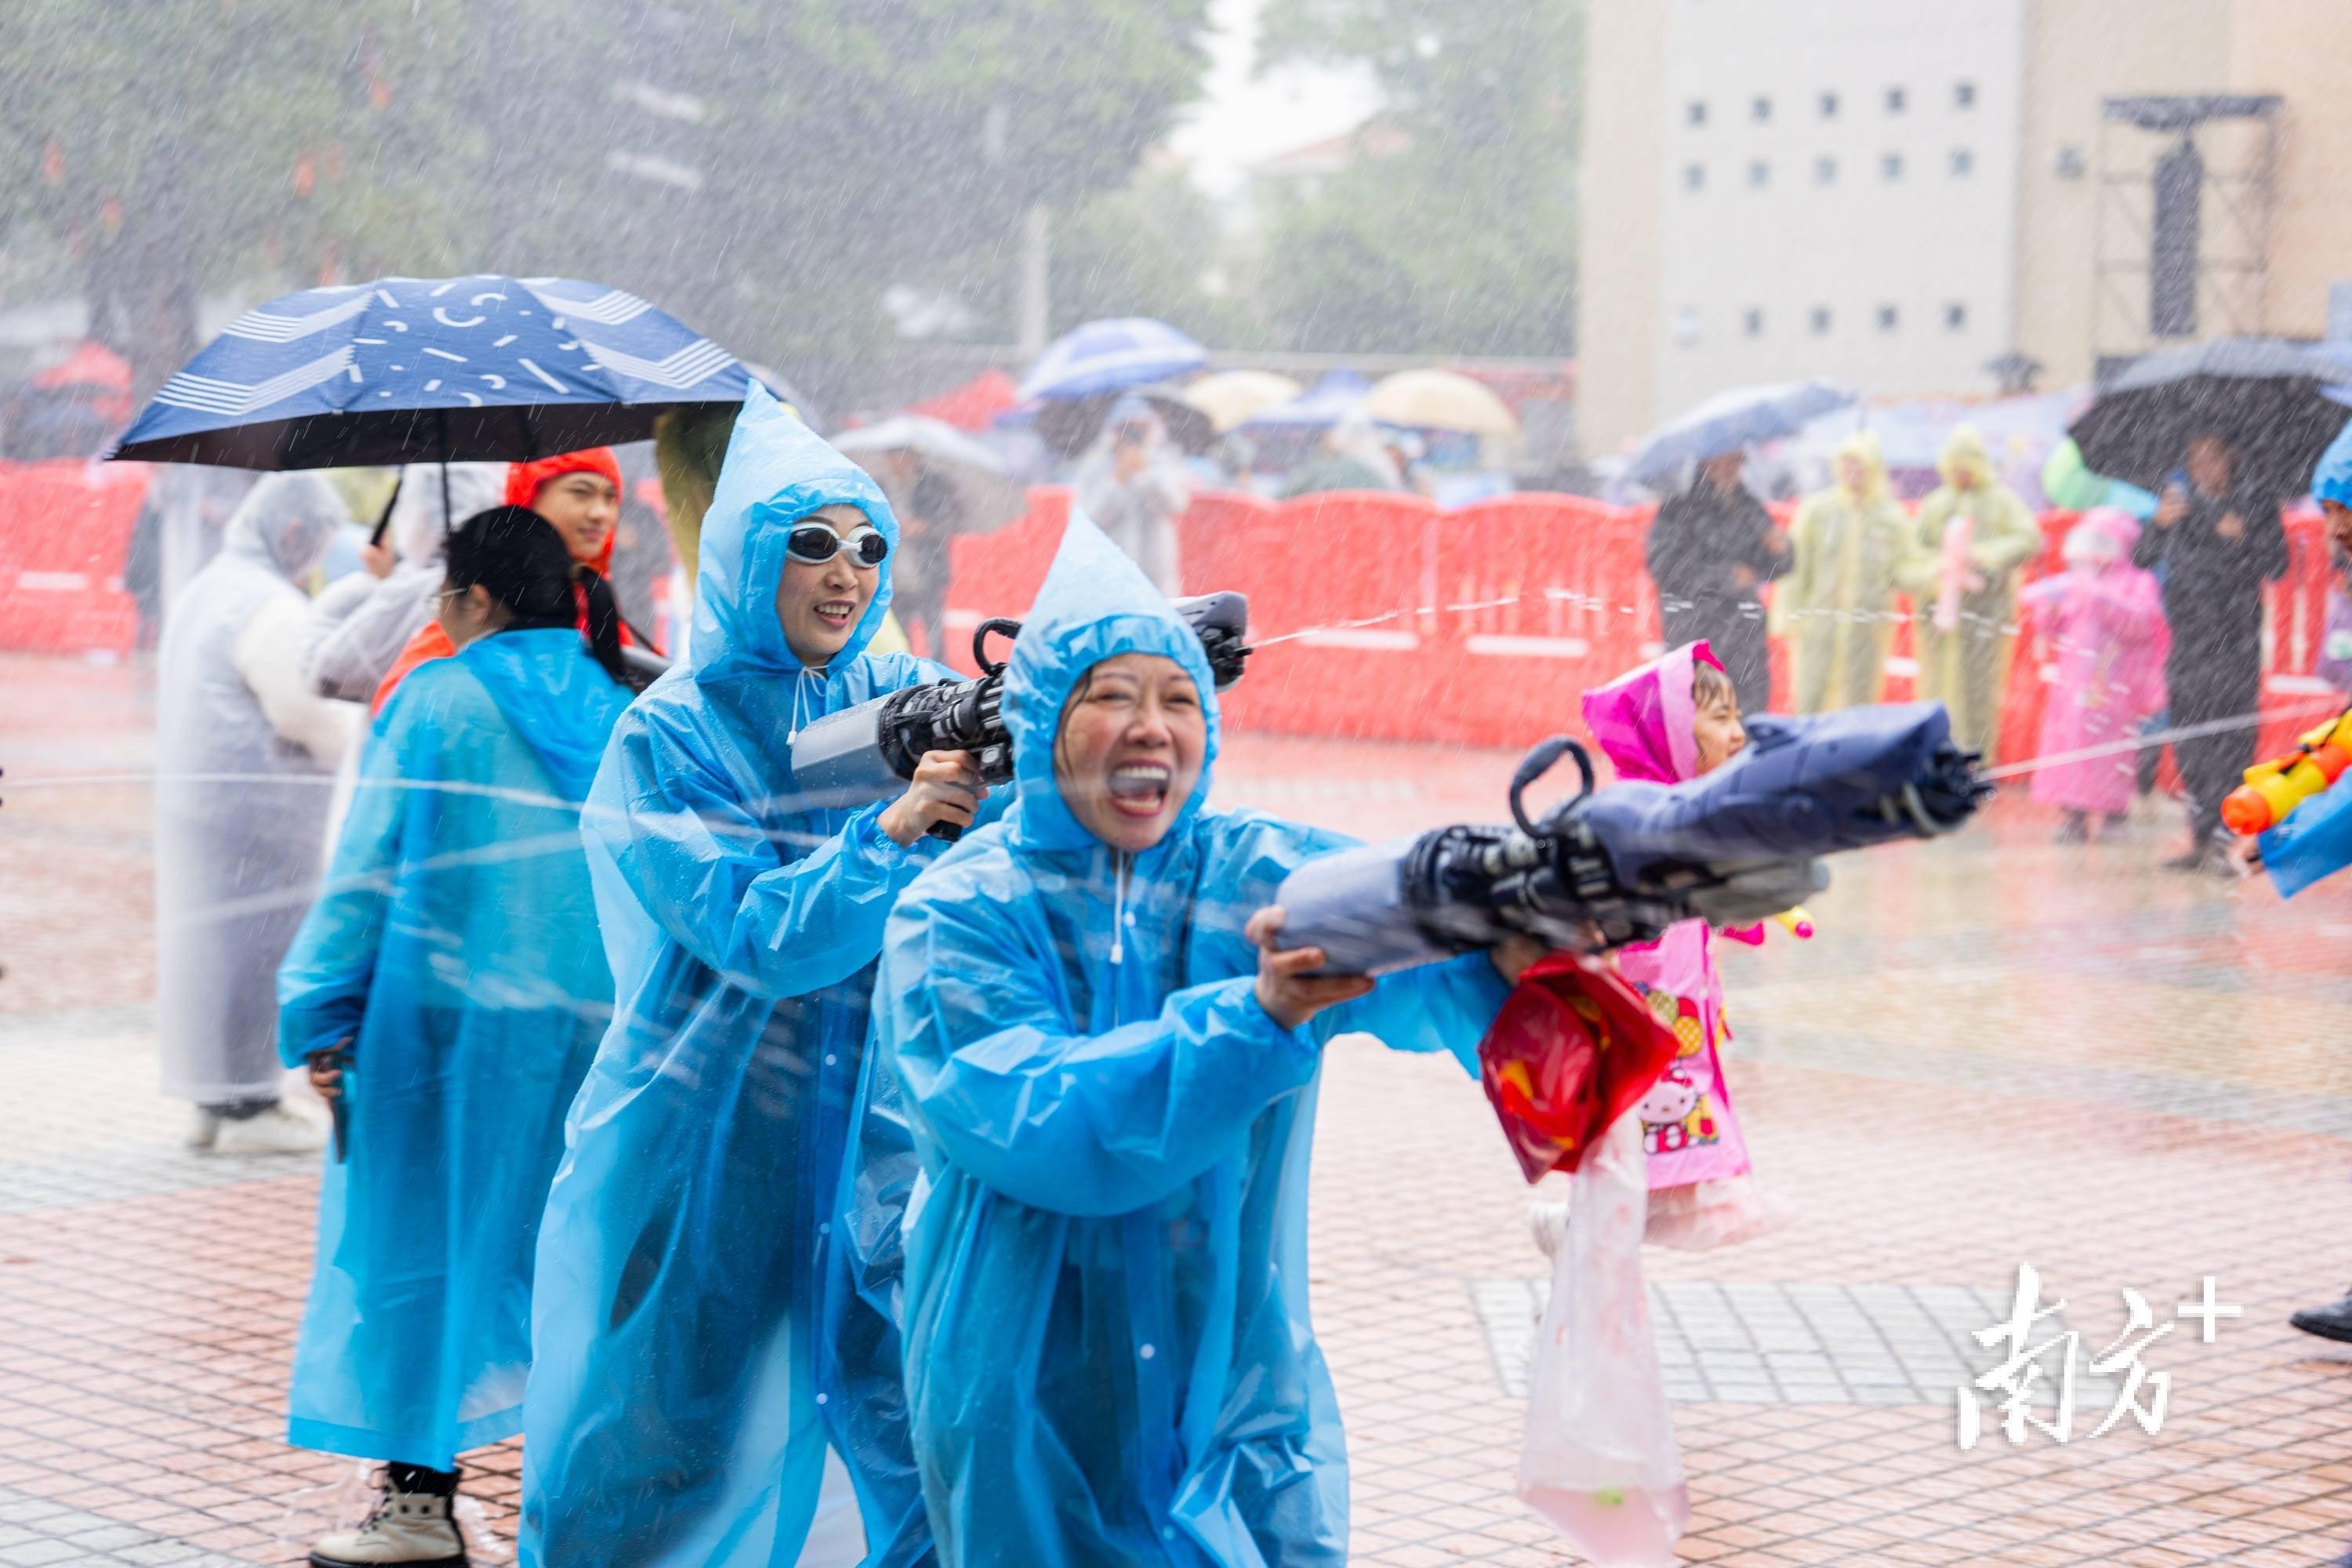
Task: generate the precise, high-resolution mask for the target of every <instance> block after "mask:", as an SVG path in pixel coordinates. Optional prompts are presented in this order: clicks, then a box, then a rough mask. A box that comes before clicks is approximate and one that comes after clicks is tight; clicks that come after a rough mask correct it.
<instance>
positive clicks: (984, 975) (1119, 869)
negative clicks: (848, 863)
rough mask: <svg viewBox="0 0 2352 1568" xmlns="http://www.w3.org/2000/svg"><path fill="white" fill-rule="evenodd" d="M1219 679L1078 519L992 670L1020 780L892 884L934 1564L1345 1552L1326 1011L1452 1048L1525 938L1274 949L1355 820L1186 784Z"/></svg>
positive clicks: (894, 1024)
mask: <svg viewBox="0 0 2352 1568" xmlns="http://www.w3.org/2000/svg"><path fill="white" fill-rule="evenodd" d="M1215 704H1216V698H1215V692H1214V689H1213V685H1212V682H1211V678H1210V672H1209V668H1208V665H1207V662H1206V659H1205V658H1204V657H1203V656H1202V651H1201V646H1200V643H1199V640H1198V639H1197V638H1196V637H1194V635H1193V634H1192V631H1191V630H1189V629H1188V628H1187V627H1186V626H1185V625H1184V624H1183V622H1182V621H1181V620H1180V619H1179V618H1178V617H1177V616H1176V614H1175V612H1174V611H1173V610H1171V608H1170V607H1169V605H1168V603H1167V601H1166V600H1165V599H1163V598H1162V597H1161V596H1160V594H1159V593H1158V591H1157V590H1156V589H1154V588H1153V587H1152V585H1151V584H1150V583H1149V582H1147V581H1145V580H1144V578H1143V576H1142V574H1140V573H1139V571H1138V570H1137V569H1136V568H1135V566H1134V565H1133V564H1132V563H1129V561H1128V560H1127V559H1126V558H1125V557H1124V556H1123V555H1121V554H1120V553H1119V552H1118V550H1117V549H1116V548H1114V547H1113V546H1112V545H1111V544H1110V542H1108V540H1107V539H1106V538H1105V537H1104V536H1103V535H1102V533H1101V532H1100V531H1097V530H1096V529H1095V528H1094V527H1093V526H1092V525H1091V524H1089V523H1087V522H1086V521H1083V520H1079V521H1073V522H1072V523H1071V525H1070V529H1069V531H1068V533H1067V534H1066V536H1065V538H1064V540H1063V543H1062V548H1061V552H1060V553H1059V554H1058V556H1057V557H1056V558H1055V563H1054V566H1053V569H1052V571H1051V573H1050V574H1048V576H1047V579H1046V582H1045V587H1044V589H1043V590H1042V591H1041V593H1040V595H1039V596H1038V600H1037V604H1036V606H1035V608H1034V610H1033V612H1032V613H1031V616H1030V618H1029V619H1028V621H1027V622H1026V623H1025V624H1024V627H1023V629H1022V632H1021V636H1020V637H1019V638H1018V639H1016V641H1015V642H1014V644H1013V657H1012V660H1011V665H1010V669H1009V673H1008V676H1007V679H1006V685H1005V713H1006V719H1007V723H1008V725H1009V727H1010V728H1011V730H1012V732H1013V745H1014V755H1015V768H1016V773H1015V777H1016V784H1017V788H1018V792H1019V793H1018V797H1017V799H1016V800H1015V802H1014V803H1013V806H1012V808H1011V810H1010V811H1009V812H1008V813H1007V815H1006V816H1005V818H1004V820H1003V823H1002V824H1000V825H998V826H992V827H990V828H987V829H985V830H983V831H982V832H978V833H975V834H972V835H970V836H968V837H965V838H964V840H963V841H962V842H961V844H959V845H958V846H957V847H955V848H954V849H952V850H950V852H949V853H948V855H947V856H946V857H944V858H942V859H941V860H940V863H939V865H938V866H936V867H935V868H933V869H932V870H931V871H930V872H929V873H928V874H927V875H926V876H925V877H924V878H923V879H921V880H920V881H919V882H917V883H916V884H915V886H914V887H913V888H912V889H910V890H909V891H908V894H907V896H906V897H905V898H904V899H903V900H900V902H899V905H898V909H897V910H895V911H894V912H893V913H892V914H891V916H890V919H889V923H888V932H887V941H886V944H885V948H884V955H883V963H882V977H881V983H880V986H879V989H878V991H877V1007H878V1008H879V1009H880V1011H879V1013H878V1015H877V1024H878V1028H877V1037H878V1041H879V1044H880V1047H881V1048H882V1049H883V1050H884V1051H885V1052H886V1053H887V1067H888V1068H889V1069H891V1070H893V1071H895V1073H896V1075H897V1079H898V1082H899V1084H900V1085H901V1086H902V1087H903V1089H904V1093H905V1101H906V1104H907V1107H908V1112H909V1117H910V1120H911V1121H912V1124H913V1128H914V1132H915V1137H916V1142H917V1147H918V1148H919V1152H920V1153H921V1156H922V1163H923V1170H924V1173H925V1181H926V1183H927V1184H928V1190H923V1188H922V1187H919V1189H918V1192H917V1194H916V1195H915V1196H914V1198H913V1199H912V1201H911V1203H910V1205H909V1207H908V1220H907V1225H908V1230H907V1240H906V1255H907V1263H906V1280H905V1301H906V1306H905V1327H906V1336H907V1342H906V1375H907V1398H908V1410H909V1412H910V1415H911V1420H912V1429H913V1435H914V1443H915V1452H916V1457H917V1459H918V1461H919V1465H920V1469H921V1475H922V1484H923V1490H924V1496H925V1500H926V1502H927V1503H928V1505H929V1517H930V1521H931V1524H932V1527H933V1529H934V1530H935V1531H937V1532H938V1547H939V1552H940V1561H941V1563H944V1564H946V1565H947V1568H976V1565H978V1564H982V1563H1020V1564H1023V1565H1024V1568H1079V1565H1081V1564H1085V1565H1089V1568H1091V1565H1093V1564H1099V1563H1126V1564H1171V1565H1172V1564H1184V1565H1187V1568H1197V1565H1203V1564H1215V1565H1219V1568H1261V1565H1263V1564H1267V1563H1281V1564H1285V1565H1286V1568H1297V1565H1299V1564H1306V1563H1318V1564H1320V1563H1340V1562H1342V1561H1344V1560H1345V1558H1346V1555H1347V1467H1346V1460H1345V1457H1344V1454H1343V1441H1342V1437H1341V1434H1340V1429H1339V1407H1338V1404H1337V1402H1336V1400H1335V1398H1334V1396H1333V1394H1332V1387H1331V1380H1330V1376H1329V1374H1328V1372H1327V1371H1326V1370H1325V1368H1324V1364H1323V1359H1322V1356H1321V1354H1320V1352H1318V1350H1317V1349H1316V1345H1315V1337H1314V1332H1313V1330H1312V1328H1311V1327H1310V1325H1309V1323H1308V1321H1307V1152H1308V1142H1309V1138H1310V1134H1311V1131H1312V1128H1313V1123H1314V1115H1315V1086H1316V1080H1317V1077H1318V1071H1319V1069H1320V1066H1321V1061H1322V1051H1323V1047H1324V1045H1325V1043H1326V1042H1327V1041H1328V1040H1329V1039H1330V1038H1331V1037H1333V1036H1335V1035H1337V1034H1339V1033H1341V1032H1343V1031H1347V1030H1353V1029H1368V1030H1370V1031H1372V1032H1373V1033H1376V1034H1379V1035H1381V1036H1382V1037H1385V1038H1386V1039H1387V1041H1388V1042H1389V1043H1390V1044H1391V1045H1393V1046H1398V1047H1404V1048H1408V1049H1421V1050H1434V1049H1446V1050H1451V1051H1453V1052H1454V1054H1455V1055H1456V1056H1457V1057H1460V1058H1462V1059H1463V1060H1464V1062H1465V1065H1468V1064H1469V1063H1470V1062H1471V1061H1472V1060H1473V1058H1474V1053H1475V1047H1476V1043H1477V1040H1478V1038H1479V1037H1480V1035H1481V1034H1482V1033H1484V1031H1485V1029H1486V1025H1487V1024H1488V1023H1489V1022H1490V1021H1491V1019H1492V1017H1493V1016H1494V1014H1495V1011H1496V1008H1497V1007H1498V1006H1499V1005H1501V1003H1502V1001H1503V999H1504V996H1505V994H1506V992H1507V985H1506V984H1505V981H1504V979H1503V978H1502V975H1501V974H1500V973H1498V970H1501V969H1510V970H1511V971H1512V972H1513V973H1516V970H1517V967H1519V966H1521V965H1523V964H1524V962H1525V961H1526V959H1527V958H1528V957H1531V956H1533V955H1532V953H1531V952H1520V951H1515V952H1512V953H1510V954H1509V955H1507V957H1498V958H1497V959H1496V961H1494V962H1490V960H1489V958H1488V957H1487V956H1486V955H1483V954H1477V955H1472V956H1469V957H1467V958H1464V959H1460V960H1456V961H1454V962H1452V963H1445V964H1441V965H1433V966H1430V967H1427V968H1423V969H1420V970H1414V971H1411V972H1408V973H1403V974H1401V975H1398V976H1395V977H1392V978H1391V979H1389V980H1385V981H1383V982H1381V984H1380V985H1379V987H1378V989H1377V990H1375V989H1373V987H1372V984H1371V983H1370V981H1366V980H1360V979H1355V980H1349V979H1338V980H1320V981H1317V980H1308V979H1306V978H1304V975H1303V971H1304V970H1305V969H1306V968H1307V967H1308V966H1309V965H1311V964H1313V963H1317V962H1318V961H1319V958H1320V955H1319V954H1318V953H1315V952H1313V951H1312V950H1306V951H1304V952H1298V953H1292V954H1284V955H1279V956H1277V955H1276V954H1274V953H1272V952H1270V951H1269V948H1270V937H1271V932H1270V931H1269V930H1268V929H1267V928H1268V925H1269V923H1270V922H1269V920H1268V917H1267V916H1265V915H1264V914H1262V913H1260V912H1259V911H1261V910H1263V908H1264V906H1266V905H1268V904H1270V903H1271V902H1272V901H1273V898H1274V892H1275V889H1276V887H1277V886H1278V885H1279V883H1280V882H1281V880H1282V878H1283V876H1284V875H1285V874H1286V872H1287V871H1289V870H1290V869H1291V868H1294V867H1296V866H1297V865H1298V864H1299V863H1300V862H1301V861H1303V860H1306V859H1307V858H1311V857H1313V856H1315V855H1318V854H1321V853H1325V852H1327V851H1329V850H1331V849H1335V848H1339V847H1342V846H1343V845H1344V844H1345V843H1346V840H1343V839H1341V838H1339V837H1336V836H1334V835H1330V834H1325V833H1320V832H1318V831H1316V830H1314V829H1312V828H1307V827H1301V826H1297V825H1294V824H1291V823H1287V822H1282V821H1277V820H1276V819H1273V818H1270V817H1265V816H1258V815H1256V814H1255V813H1249V812H1219V811H1213V810H1211V809H1210V808H1209V807H1208V806H1207V805H1205V804H1204V803H1205V800H1206V797H1207V795H1208V793H1209V773H1210V764H1211V763H1212V761H1213V757H1214V754H1215V750H1216V707H1215ZM1261 943H1266V944H1267V945H1265V946H1262V945H1260V944H1261Z"/></svg>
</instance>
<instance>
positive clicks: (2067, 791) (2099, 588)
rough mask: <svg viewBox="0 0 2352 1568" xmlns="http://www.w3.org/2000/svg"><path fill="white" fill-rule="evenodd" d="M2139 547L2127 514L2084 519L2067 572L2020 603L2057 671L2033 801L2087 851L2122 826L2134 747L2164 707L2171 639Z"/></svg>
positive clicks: (2069, 549) (2062, 835)
mask: <svg viewBox="0 0 2352 1568" xmlns="http://www.w3.org/2000/svg"><path fill="white" fill-rule="evenodd" d="M2138 538H2139V524H2138V523H2137V521H2133V519H2132V517H2131V515H2130V514H2129V513H2128V512H2125V511H2120V510H2116V508H2114V507H2099V508H2096V509H2095V510H2091V511H2086V512H2084V514H2083V517H2082V521H2079V522H2077V523H2075V524H2074V528H2073V529H2072V530H2070V531H2068V533H2067V535H2066V543H2065V547H2064V549H2065V556H2066V570H2065V571H2063V572H2062V573H2060V574H2057V575H2056V576H2054V577H2045V578H2043V579H2042V581H2041V582H2039V583H2035V584H2032V585H2031V586H2029V587H2028V588H2027V589H2026V590H2025V591H2024V593H2023V594H2021V595H2020V596H2019V606H2020V608H2021V610H2023V612H2024V613H2025V615H2026V616H2029V617H2030V618H2031V620H2032V623H2033V625H2034V626H2035V627H2036V628H2037V629H2038V630H2039V631H2040V632H2041V634H2042V647H2043V648H2044V649H2045V654H2044V663H2045V667H2047V668H2052V670H2053V673H2052V675H2051V677H2050V689H2049V690H2048V691H2047V693H2045V694H2044V697H2043V700H2042V743H2041V749H2040V751H2039V752H2037V753H2036V754H2037V755H2038V756H2040V757H2041V758H2042V759H2043V760H2044V763H2045V765H2043V766H2042V767H2041V768H2040V769H2039V770H2037V771H2036V772H2035V773H2034V775H2033V788H2032V796H2033V798H2034V799H2035V800H2037V801H2039V802H2041V803H2042V805H2054V806H2056V807H2058V808H2059V809H2060V810H2062V811H2063V812H2064V813H2065V814H2066V816H2065V819H2064V821H2063V822H2062V823H2061V824H2060V825H2059V827H2058V841H2059V842H2060V843H2062V844H2082V843H2085V842H2087V841H2088V840H2089V839H2090V837H2091V835H2092V828H2091V818H2092V817H2093V816H2104V817H2105V818H2106V822H2107V826H2109V827H2110V828H2118V827H2120V826H2123V822H2124V819H2125V816H2126V814H2127V813H2128V812H2129V811H2130V809H2131V802H2132V785H2133V781H2134V778H2135V776H2136V773H2137V768H2138V765H2139V763H2138V759H2137V748H2136V747H2134V746H2132V745H2131V744H2129V742H2130V741H2131V739H2132V737H2133V736H2134V735H2136V734H2137V732H2138V730H2139V723H2140V721H2141V720H2142V719H2144V718H2146V717H2147V715H2148V714H2150V713H2156V712H2160V711H2162V710H2163V709H2164V706H2165V689H2164V660H2165V656H2166V654H2167V653H2168V650H2169V649H2170V647H2171V645H2172V634H2171V632H2170V630H2169V629H2168V627H2167V626H2166V625H2165V619H2164V600H2163V595H2162V591H2161V590H2160V589H2159V588H2158V585H2157V581H2156V579H2155V578H2154V577H2153V576H2151V575H2150V574H2147V572H2144V571H2142V570H2141V569H2140V568H2138V567H2137V566H2135V565H2133V564H2132V563H2131V556H2132V545H2133V543H2134V542H2136V541H2137V539H2138ZM2052 758H2059V759H2063V760H2060V761H2056V762H2052V761H2049V759H2052Z"/></svg>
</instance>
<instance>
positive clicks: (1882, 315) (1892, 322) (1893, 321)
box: [1878, 305, 1903, 332]
mask: <svg viewBox="0 0 2352 1568" xmlns="http://www.w3.org/2000/svg"><path fill="white" fill-rule="evenodd" d="M1902 322H1903V313H1902V312H1901V311H1899V310H1896V309H1895V307H1894V306H1892V305H1881V306H1880V307H1878V330H1879V331H1882V332H1891V331H1894V330H1895V328H1896V327H1898V326H1900V325H1902Z"/></svg>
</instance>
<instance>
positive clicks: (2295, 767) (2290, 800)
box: [2221, 708, 2352, 835]
mask: <svg viewBox="0 0 2352 1568" xmlns="http://www.w3.org/2000/svg"><path fill="white" fill-rule="evenodd" d="M2347 767H2352V708H2347V709H2346V710H2344V711H2343V712H2341V713H2339V714H2337V715H2336V717H2335V718H2333V719H2330V720H2328V721H2327V722H2326V723H2325V724H2322V725H2320V726H2319V727H2318V728H2316V729H2315V730H2312V731H2308V732H2306V733H2305V735H2304V737H2303V739H2302V740H2301V741H2300V742H2297V743H2296V745H2295V748H2294V751H2292V752H2288V753H2287V754H2286V755H2285V756H2283V757H2273V758H2272V759H2271V760H2270V761H2269V762H2266V763H2255V764H2254V765H2253V766H2252V767H2251V768H2248V769H2247V770H2246V773H2245V778H2246V782H2245V783H2244V784H2240V785H2239V786H2238V787H2237V788H2236V789H2233V790H2231V792H2230V793H2229V795H2227V796H2225V797H2224V798H2223V800H2222V802H2221V821H2222V822H2223V824H2224V825H2226V826H2228V827H2229V829H2230V831H2231V832H2232V833H2238V834H2245V835H2252V834H2256V833H2263V832H2267V831H2269V830H2270V829H2271V828H2273V827H2276V826H2278V825H2279V824H2280V823H2282V822H2284V821H2285V820H2286V818H2287V814H2288V813H2289V812H2292V811H2293V810H2294V808H2295V807H2296V806H2298V805H2302V804H2303V803H2304V802H2305V801H2306V800H2309V799H2310V798H2311V797H2312V796H2313V795H2317V794H2318V793H2319V792H2320V791H2322V790H2324V789H2326V788H2327V787H2328V785H2330V784H2334V783H2335V782H2336V780H2337V779H2339V778H2342V777H2343V776H2344V770H2345V769H2346V768H2347Z"/></svg>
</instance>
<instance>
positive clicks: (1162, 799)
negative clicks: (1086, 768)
mask: <svg viewBox="0 0 2352 1568" xmlns="http://www.w3.org/2000/svg"><path fill="white" fill-rule="evenodd" d="M1175 776H1176V771H1175V770H1174V769H1173V768H1171V767H1170V766H1169V765H1168V764H1167V763H1120V764H1119V765H1118V767H1115V768H1113V769H1111V771H1110V787H1109V790H1108V794H1109V796H1110V805H1111V809H1112V810H1114V811H1116V812H1118V814H1119V815H1121V816H1159V815H1160V812H1162V811H1163V810H1165V809H1166V808H1167V805H1168V785H1169V784H1170V782H1171V780H1173V779H1174V778H1175Z"/></svg>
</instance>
